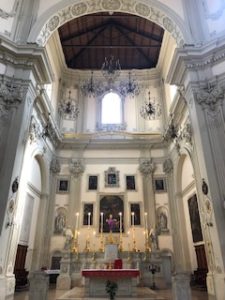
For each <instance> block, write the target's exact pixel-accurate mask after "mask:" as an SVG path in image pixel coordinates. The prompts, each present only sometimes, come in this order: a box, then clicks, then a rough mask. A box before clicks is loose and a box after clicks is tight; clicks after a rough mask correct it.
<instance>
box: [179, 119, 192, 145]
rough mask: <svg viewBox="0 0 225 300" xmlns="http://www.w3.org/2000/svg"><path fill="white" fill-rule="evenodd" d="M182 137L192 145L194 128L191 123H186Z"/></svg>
mask: <svg viewBox="0 0 225 300" xmlns="http://www.w3.org/2000/svg"><path fill="white" fill-rule="evenodd" d="M181 138H182V139H184V140H185V142H186V143H189V144H191V145H192V128H191V124H190V123H187V124H185V126H184V128H183V130H182V132H181Z"/></svg>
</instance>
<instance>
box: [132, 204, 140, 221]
mask: <svg viewBox="0 0 225 300" xmlns="http://www.w3.org/2000/svg"><path fill="white" fill-rule="evenodd" d="M130 212H131V213H130V218H131V219H130V224H131V225H132V224H133V222H134V226H137V225H141V212H140V204H139V203H131V204H130ZM132 213H133V221H132Z"/></svg>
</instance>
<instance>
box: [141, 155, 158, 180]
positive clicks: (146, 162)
mask: <svg viewBox="0 0 225 300" xmlns="http://www.w3.org/2000/svg"><path fill="white" fill-rule="evenodd" d="M154 170H155V164H154V163H153V162H152V159H142V160H141V161H140V165H139V171H140V172H141V173H142V175H143V176H148V175H150V174H152V173H153V172H154Z"/></svg>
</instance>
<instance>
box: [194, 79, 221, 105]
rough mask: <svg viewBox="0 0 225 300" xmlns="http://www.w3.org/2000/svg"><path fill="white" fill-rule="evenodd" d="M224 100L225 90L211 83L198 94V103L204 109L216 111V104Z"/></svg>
mask: <svg viewBox="0 0 225 300" xmlns="http://www.w3.org/2000/svg"><path fill="white" fill-rule="evenodd" d="M223 99H224V89H222V87H221V86H219V85H211V84H210V83H209V84H208V85H207V86H206V87H204V88H201V89H199V90H198V91H197V92H196V101H197V102H198V104H199V105H201V106H202V108H203V109H206V108H209V109H210V110H212V111H214V110H215V108H216V104H217V103H218V102H220V101H222V100H223Z"/></svg>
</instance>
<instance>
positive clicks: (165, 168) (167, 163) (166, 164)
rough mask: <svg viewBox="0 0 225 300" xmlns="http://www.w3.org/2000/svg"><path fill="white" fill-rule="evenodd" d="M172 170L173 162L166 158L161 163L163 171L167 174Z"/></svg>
mask: <svg viewBox="0 0 225 300" xmlns="http://www.w3.org/2000/svg"><path fill="white" fill-rule="evenodd" d="M172 171H173V162H172V160H171V159H170V158H167V159H166V160H165V161H164V163H163V172H164V173H166V174H169V173H171V172H172Z"/></svg>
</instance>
